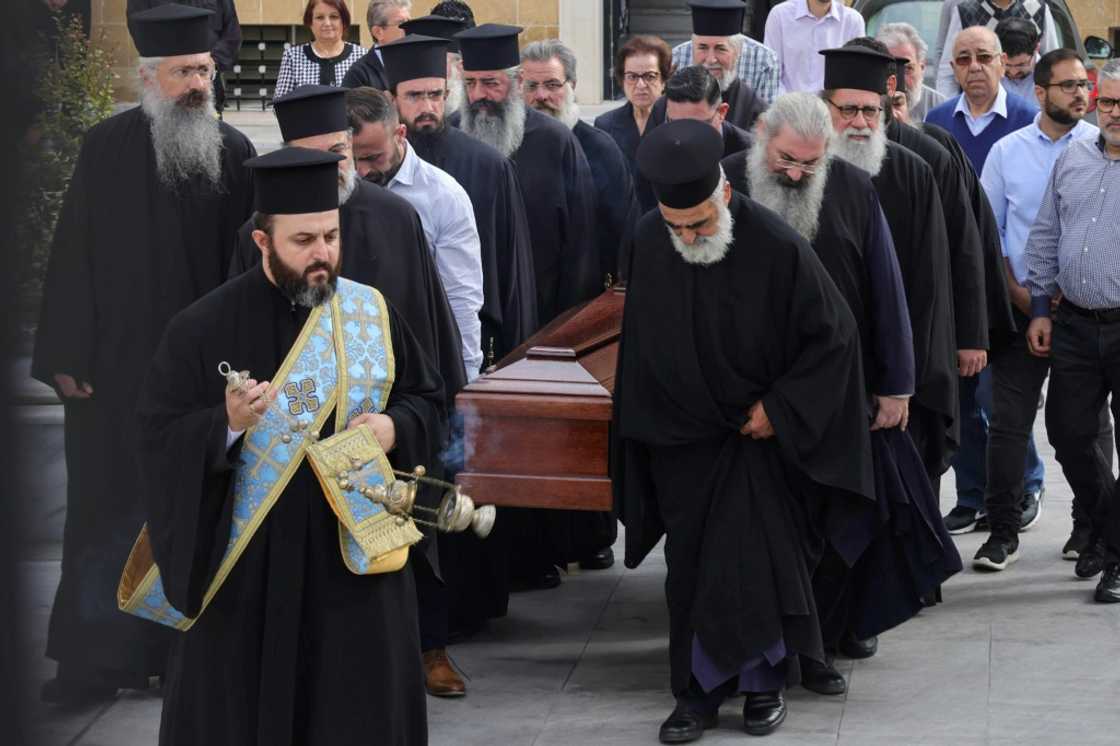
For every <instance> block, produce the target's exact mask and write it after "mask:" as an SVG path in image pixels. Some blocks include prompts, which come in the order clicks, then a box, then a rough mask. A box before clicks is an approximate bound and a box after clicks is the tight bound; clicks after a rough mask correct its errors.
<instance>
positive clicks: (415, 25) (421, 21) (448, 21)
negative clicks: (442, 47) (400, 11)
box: [401, 16, 467, 52]
mask: <svg viewBox="0 0 1120 746" xmlns="http://www.w3.org/2000/svg"><path fill="white" fill-rule="evenodd" d="M466 27H467V22H466V21H464V20H462V19H459V18H448V17H447V16H422V17H420V18H413V19H412V20H411V21H405V22H404V23H402V24H401V28H402V29H404V32H405V33H406V34H420V35H422V36H434V37H435V38H437V39H446V40H447V41H448V43H449V44H450V45H451V46H450V47H449V48H448V50H447V51H448V52H458V51H459V41H458V39H455V38H454V37H455V34H457V33H459V32H460V31H462V30H464V29H465V28H466Z"/></svg>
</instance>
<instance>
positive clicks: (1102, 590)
mask: <svg viewBox="0 0 1120 746" xmlns="http://www.w3.org/2000/svg"><path fill="white" fill-rule="evenodd" d="M1093 598H1095V599H1096V601H1097V603H1099V604H1120V563H1117V562H1113V563H1112V564H1110V565H1109V566H1108V567H1106V568H1105V571H1104V575H1103V576H1102V577H1101V582H1099V583H1097V590H1096V592H1095V593H1094V594H1093Z"/></svg>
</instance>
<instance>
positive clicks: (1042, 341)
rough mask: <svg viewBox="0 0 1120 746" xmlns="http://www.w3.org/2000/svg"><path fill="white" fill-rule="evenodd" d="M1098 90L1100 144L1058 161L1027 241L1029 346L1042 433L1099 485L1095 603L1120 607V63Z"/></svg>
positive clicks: (1070, 475) (1087, 144)
mask: <svg viewBox="0 0 1120 746" xmlns="http://www.w3.org/2000/svg"><path fill="white" fill-rule="evenodd" d="M1081 80H1082V79H1079V80H1077V81H1076V82H1078V83H1081ZM1063 82H1064V81H1063ZM1050 85H1053V81H1052V82H1051V84H1050ZM1097 85H1098V86H1100V91H1099V93H1098V95H1097V111H1098V112H1099V114H1098V115H1097V123H1098V125H1099V126H1100V137H1098V138H1096V139H1095V140H1090V139H1085V140H1077V141H1076V142H1072V143H1070V144H1069V145H1068V146H1067V147H1066V150H1065V152H1064V153H1062V154H1061V155H1060V156H1058V159H1057V161H1056V162H1055V163H1054V170H1053V172H1052V173H1051V175H1050V182H1049V184H1048V185H1047V187H1046V193H1045V195H1044V196H1043V198H1042V205H1041V206H1040V207H1039V210H1038V215H1037V217H1036V218H1035V221H1034V224H1033V225H1032V226H1031V232H1030V235H1029V237H1028V238H1027V248H1026V256H1027V282H1026V287H1027V289H1028V290H1029V291H1030V295H1031V305H1030V310H1031V316H1032V319H1031V323H1030V326H1029V327H1028V329H1027V344H1028V345H1029V346H1030V350H1031V353H1033V354H1035V355H1039V356H1047V355H1048V356H1049V357H1050V387H1049V395H1048V396H1047V399H1046V431H1047V434H1048V435H1049V437H1050V442H1051V443H1052V444H1053V445H1054V453H1055V455H1056V457H1057V459H1058V462H1059V463H1060V464H1062V468H1063V469H1064V470H1065V473H1066V477H1067V479H1070V480H1071V482H1072V481H1073V479H1074V478H1076V479H1078V480H1084V486H1085V487H1086V488H1088V489H1087V491H1086V494H1088V492H1089V491H1091V490H1092V489H1096V488H1097V487H1098V486H1099V485H1100V483H1102V482H1103V485H1104V491H1103V492H1102V493H1101V495H1100V504H1099V505H1098V506H1097V511H1096V515H1095V516H1094V526H1095V528H1094V534H1095V535H1096V537H1097V538H1098V539H1099V540H1100V541H1101V542H1102V543H1103V546H1102V547H1101V549H1102V553H1103V556H1104V562H1103V564H1104V574H1103V576H1102V577H1101V580H1100V583H1098V584H1097V589H1096V594H1095V597H1096V600H1097V601H1098V602H1100V603H1118V602H1120V495H1118V490H1117V485H1116V483H1115V481H1114V480H1113V476H1112V471H1111V469H1108V470H1105V468H1104V466H1105V464H1104V462H1103V460H1102V458H1101V454H1100V452H1099V449H1100V446H1099V445H1098V435H1099V432H1100V426H1099V418H1100V412H1101V408H1102V407H1104V406H1105V405H1106V402H1107V401H1108V398H1109V396H1110V395H1111V397H1112V404H1111V406H1112V414H1113V417H1114V418H1117V417H1118V416H1120V285H1118V283H1117V277H1118V276H1120V228H1118V226H1120V60H1111V61H1110V62H1108V64H1106V65H1105V66H1104V67H1102V68H1101V69H1100V72H1099V73H1098V76H1097ZM1059 90H1062V89H1061V87H1060V86H1059ZM1086 91H1087V89H1086ZM1063 92H1064V91H1063ZM1075 95H1076V94H1075ZM1055 302H1056V303H1057V308H1056V309H1054V305H1055ZM1097 480H1100V481H1099V482H1098V481H1097ZM1079 564H1080V561H1079Z"/></svg>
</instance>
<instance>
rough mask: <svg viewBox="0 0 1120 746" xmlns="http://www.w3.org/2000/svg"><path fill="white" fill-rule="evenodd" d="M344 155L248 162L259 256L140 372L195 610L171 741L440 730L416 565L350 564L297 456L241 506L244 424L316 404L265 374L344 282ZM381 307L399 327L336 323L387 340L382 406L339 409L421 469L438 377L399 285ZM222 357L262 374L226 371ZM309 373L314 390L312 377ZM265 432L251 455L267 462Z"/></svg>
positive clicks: (390, 736)
mask: <svg viewBox="0 0 1120 746" xmlns="http://www.w3.org/2000/svg"><path fill="white" fill-rule="evenodd" d="M340 157H341V156H339V155H337V154H333V153H324V152H322V151H317V150H307V149H304V148H286V149H283V150H279V151H276V152H273V153H270V154H269V155H267V156H264V157H261V158H257V159H254V160H251V161H249V163H248V165H250V166H251V167H253V168H254V169H255V170H256V172H257V174H258V177H257V199H256V204H255V207H256V210H257V212H256V213H255V218H254V219H255V224H256V229H255V230H254V233H253V238H254V241H255V242H256V243H257V245H258V246H259V247H260V249H259V250H260V251H261V252H262V254H264V262H263V263H261V264H258V265H257V266H255V267H253V268H252V269H250V270H248V271H247V272H245V273H243V274H242V275H240V276H238V277H236V278H234V279H233V280H231V281H229V282H227V283H226V284H225V285H223V286H222V287H220V288H218V289H217V290H214V291H212V292H211V293H209V294H207V295H206V296H204V297H203V298H201V299H200V300H198V301H197V302H196V303H194V304H192V305H191V306H190V307H188V308H187V309H185V310H184V311H182V312H181V313H180V314H178V315H177V316H176V317H175V318H174V319H173V320H172V321H171V323H170V324H169V326H168V329H167V332H166V334H165V335H164V337H163V340H162V342H161V343H160V346H159V349H158V351H157V352H156V354H155V357H154V359H153V361H152V365H151V368H150V369H149V371H148V374H147V377H146V381H145V383H144V385H143V387H142V390H141V394H140V398H139V404H138V407H137V414H138V422H139V432H138V438H137V442H138V447H139V454H140V463H141V485H142V491H143V495H144V499H145V502H146V505H147V518H148V532H149V537H150V542H151V544H150V546H151V548H152V555H153V557H154V561H155V564H156V567H157V568H158V570H159V572H160V578H161V580H162V589H163V591H164V593H165V595H166V600H167V602H168V603H169V604H170V606H171V607H173V608H174V609H175V610H176V611H177V612H179V613H180V614H182V615H184V616H186V617H188V618H193V619H195V622H194V624H193V626H191V627H190V628H189V629H186V630H184V631H175V632H173V633H172V634H174V635H175V643H174V645H173V647H172V650H171V655H170V658H169V660H168V670H167V674H166V677H165V680H164V687H163V692H164V703H163V717H162V721H161V724H160V741H159V742H160V745H161V746H177V745H178V744H183V745H187V744H190V745H192V746H194V745H196V744H214V745H215V746H219V745H221V746H233V745H234V744H236V745H237V746H249V745H251V744H257V745H258V746H296V745H297V744H328V743H329V744H332V745H334V746H347V745H353V746H357V745H358V744H368V743H370V742H371V739H373V740H374V741H375V742H376V743H378V744H387V745H388V744H396V745H399V746H415V745H416V744H424V743H427V724H426V703H425V694H424V685H423V674H422V669H421V664H420V654H419V639H418V632H417V613H416V598H415V590H414V587H413V577H412V569H411V565H410V564H408V563H404V564H403V566H401V567H400V569H398V570H396V571H389V572H384V573H380V574H357V573H356V572H355V571H353V570H352V569H350V567H349V566H348V565H347V564H346V563H344V560H343V555H342V552H341V551H340V545H341V541H340V533H339V520H338V518H337V517H336V516H335V514H334V512H333V511H332V509H331V507H330V505H329V504H328V502H327V500H326V497H325V494H324V491H323V488H322V487H321V486H320V483H319V480H318V478H317V477H316V475H315V473H314V471H313V470H312V468H311V466H310V464H309V463H308V462H307V460H306V457H305V456H304V455H302V454H300V455H298V456H296V458H297V459H299V460H298V461H296V462H294V463H295V466H294V469H295V470H294V472H292V477H291V479H290V481H289V482H288V483H287V484H286V486H284V487H283V489H282V492H281V493H280V495H279V497H278V499H277V500H276V502H275V504H274V506H273V507H272V508H271V510H268V509H261V510H257V511H256V512H252V513H251V514H249V515H248V516H247V515H245V514H243V513H241V512H240V509H235V505H236V506H243V505H244V502H243V500H242V499H241V498H240V497H239V495H240V493H239V491H238V489H236V488H235V487H236V485H237V484H238V477H239V476H241V477H244V478H246V479H247V478H250V477H248V476H246V475H242V474H240V471H241V470H243V469H249V468H250V467H249V466H248V465H247V463H246V461H245V459H246V457H247V456H253V455H254V452H253V451H251V450H247V449H251V448H252V444H251V443H248V442H247V439H248V438H249V437H250V436H251V435H252V433H253V431H252V428H253V427H254V426H255V425H256V424H258V423H259V422H260V420H261V416H262V415H263V414H264V413H265V410H267V409H268V408H269V407H270V406H282V407H283V411H284V412H285V413H292V412H297V413H298V412H302V410H303V409H304V408H306V409H308V410H310V411H318V410H316V409H313V407H319V406H320V404H321V401H320V400H319V399H317V398H314V397H311V398H310V399H301V400H299V402H297V401H296V400H294V399H292V397H291V395H290V394H289V393H287V389H286V388H285V391H284V393H283V394H281V396H280V399H281V400H283V399H284V397H288V399H289V401H288V403H287V404H283V405H280V404H275V399H276V395H277V389H278V388H279V387H280V384H281V383H282V382H279V381H274V382H272V383H271V384H270V383H269V381H268V380H266V379H268V378H271V377H272V376H273V375H274V373H275V372H276V371H277V370H278V369H279V368H280V365H281V363H282V362H283V361H284V359H285V357H287V356H288V354H289V351H290V350H291V349H292V347H293V346H294V345H295V344H297V338H299V337H300V335H301V330H304V328H305V324H306V322H307V320H308V318H309V315H310V314H312V313H313V311H314V310H315V309H316V308H318V307H321V306H323V305H324V304H327V303H329V302H330V299H331V297H332V296H333V294H334V293H335V292H338V293H341V292H343V289H344V288H343V287H341V285H340V284H339V281H338V279H337V275H338V269H339V267H340V266H341V262H340V259H339V253H340V252H343V253H344V252H345V251H346V249H345V245H344V244H340V239H339V235H340V230H339V226H340V219H339V214H338V210H337V205H338V191H337V169H338V167H337V163H336V162H337V161H338V160H339V159H340ZM196 248H198V247H197V246H196ZM359 291H360V292H361V293H363V294H365V297H369V294H374V295H376V291H375V290H374V289H372V288H368V287H359V288H358V289H355V288H354V286H353V285H351V286H349V287H348V288H347V289H346V292H347V293H348V294H349V295H344V296H343V299H344V301H345V299H346V298H347V297H350V298H354V297H357V295H358V292H359ZM382 309H383V311H384V312H385V313H386V314H387V317H388V318H387V327H386V325H385V324H384V321H385V317H380V319H381V328H382V329H387V332H388V333H387V334H383V335H378V336H373V335H372V334H370V332H369V327H368V326H367V325H366V323H373V324H376V323H378V322H377V321H373V322H366V323H355V324H353V325H350V324H344V325H343V327H342V329H343V331H342V334H344V335H346V345H347V348H348V349H350V347H351V345H354V346H356V347H357V346H365V345H366V344H375V343H376V341H377V340H380V343H381V344H382V345H385V344H387V343H388V344H391V350H385V353H386V357H387V359H388V360H389V361H391V362H390V363H389V365H391V369H388V370H385V371H383V372H382V373H381V374H380V375H384V376H392V382H391V384H390V387H389V388H388V393H387V396H386V397H385V398H384V399H383V400H381V401H380V402H379V403H378V404H374V405H372V408H371V410H367V411H366V412H365V413H361V414H356V415H352V416H350V417H349V418H348V419H347V420H345V421H347V422H348V425H347V429H350V428H354V427H368V428H370V430H371V431H372V434H373V435H374V437H375V438H376V439H377V441H378V443H379V444H380V445H381V447H382V448H383V449H384V450H385V451H386V452H387V454H388V456H389V460H390V462H391V463H392V465H393V467H394V468H397V469H408V470H411V469H412V467H413V466H415V465H416V464H417V463H423V460H424V459H427V458H428V455H429V454H430V453H431V452H432V449H433V446H434V444H435V443H436V442H438V440H439V438H440V434H441V432H442V430H443V428H444V426H445V423H444V421H443V419H444V408H443V393H442V391H443V385H442V382H441V381H440V380H439V373H438V371H437V370H436V368H435V366H434V364H433V363H432V361H431V359H430V357H429V356H428V353H427V351H426V350H425V349H424V348H423V347H422V346H421V344H420V343H419V341H418V340H417V339H416V337H415V336H414V335H413V334H412V333H411V331H410V330H409V325H408V324H407V323H406V322H405V321H404V319H403V318H402V316H401V315H400V314H399V313H397V311H396V310H395V308H394V307H393V306H392V304H391V303H388V304H384V305H382ZM328 312H329V309H328ZM369 339H373V340H375V342H374V343H369V342H364V341H363V340H369ZM367 349H368V348H367ZM382 349H384V348H382ZM222 362H228V363H230V364H232V365H233V368H234V370H248V371H249V372H250V375H251V376H255V377H257V378H260V379H262V380H261V382H260V383H258V382H257V380H255V379H250V380H249V381H248V382H247V383H246V384H245V386H244V388H242V389H240V390H238V389H232V388H227V382H226V380H225V379H224V378H223V376H221V375H219V373H218V371H219V367H220V365H219V364H220V363H222ZM374 370H375V369H371V375H378V373H376V372H374ZM302 383H303V382H301V384H302ZM306 383H307V384H309V385H310V386H311V388H312V390H313V391H314V390H315V389H314V387H315V386H316V383H317V381H316V380H315V379H308V380H307V381H306ZM320 383H321V382H320ZM378 385H379V384H378ZM305 391H306V389H305ZM339 393H340V396H345V394H343V392H339ZM324 399H325V397H324ZM297 403H301V404H302V405H303V406H301V408H300V409H293V407H294V406H295V405H296V404H297ZM335 406H349V404H348V403H347V402H346V400H345V399H343V400H342V402H341V403H339V404H337V405H335ZM333 408H334V407H332V409H333ZM328 415H329V416H328ZM285 416H287V415H285ZM321 416H324V417H326V420H325V423H324V424H323V426H322V428H321V430H320V432H319V434H318V437H319V438H327V437H329V436H330V435H332V434H333V432H334V424H333V423H334V421H335V413H334V412H333V411H332V412H330V413H327V412H324V413H322V415H321ZM294 432H296V433H297V434H296V435H295V436H292V437H294V438H297V439H308V438H310V439H311V440H312V441H314V440H315V439H316V436H315V435H314V434H311V433H308V432H307V431H306V430H304V431H299V430H295V431H294ZM274 442H275V441H274ZM295 442H297V443H299V442H301V441H300V440H297V441H295ZM271 450H272V449H271V447H270V448H269V452H268V453H265V454H264V456H259V457H258V458H260V459H261V460H260V461H258V462H257V463H258V465H259V464H261V463H265V464H269V465H270V466H271V463H272V462H268V461H266V460H265V459H267V458H270V457H271V456H270V452H271ZM255 457H256V456H255ZM275 458H283V456H280V455H277V456H275ZM285 463H287V462H285ZM273 468H275V467H273ZM284 468H285V469H286V468H290V467H284ZM269 471H270V469H263V470H261V472H259V473H258V475H259V474H262V473H263V474H268V473H269ZM273 473H275V472H273ZM266 478H267V477H266ZM246 520H249V521H250V525H252V524H253V523H256V522H258V521H259V523H258V524H257V525H258V526H259V527H257V528H256V529H255V533H253V534H252V535H251V536H250V538H248V539H247V540H246V541H245V543H244V544H243V545H242V547H243V548H242V553H241V554H240V556H239V557H238V558H237V559H236V561H235V563H234V564H233V565H232V567H230V566H229V565H228V564H227V563H225V562H223V561H222V560H223V558H224V556H225V554H226V548H227V545H228V544H229V541H230V537H231V524H232V523H233V522H234V521H238V522H241V523H243V522H245V521H246ZM250 530H251V529H250ZM411 550H412V551H413V552H415V551H416V549H415V547H412V548H411ZM219 566H220V567H222V568H223V569H224V570H225V571H226V574H224V576H217V574H216V570H217V568H218V567H219Z"/></svg>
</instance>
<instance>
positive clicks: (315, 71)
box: [273, 0, 366, 99]
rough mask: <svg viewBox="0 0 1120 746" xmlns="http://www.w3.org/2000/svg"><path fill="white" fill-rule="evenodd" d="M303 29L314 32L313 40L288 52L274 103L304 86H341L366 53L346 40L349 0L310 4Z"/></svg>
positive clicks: (288, 49)
mask: <svg viewBox="0 0 1120 746" xmlns="http://www.w3.org/2000/svg"><path fill="white" fill-rule="evenodd" d="M303 25H304V26H306V27H307V28H308V30H310V31H311V37H312V40H311V41H310V42H308V43H307V44H300V45H298V46H294V47H288V48H287V49H285V50H284V58H283V59H282V60H281V61H280V73H279V75H277V77H276V90H275V92H274V93H273V99H277V98H280V97H282V96H284V95H286V94H288V93H291V92H292V91H293V90H294V89H296V88H298V87H299V86H301V85H333V86H340V85H342V79H343V78H344V77H345V76H346V72H347V71H348V70H349V69H350V66H351V65H353V64H354V63H355V62H357V61H358V60H360V59H361V58H362V57H363V56H364V55H365V53H366V50H365V49H363V48H362V47H360V46H358V45H357V44H351V43H350V42H348V41H346V40H345V39H346V30H347V29H349V28H350V9H349V8H348V7H346V0H309V1H308V3H307V7H306V8H305V9H304V11H303Z"/></svg>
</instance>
